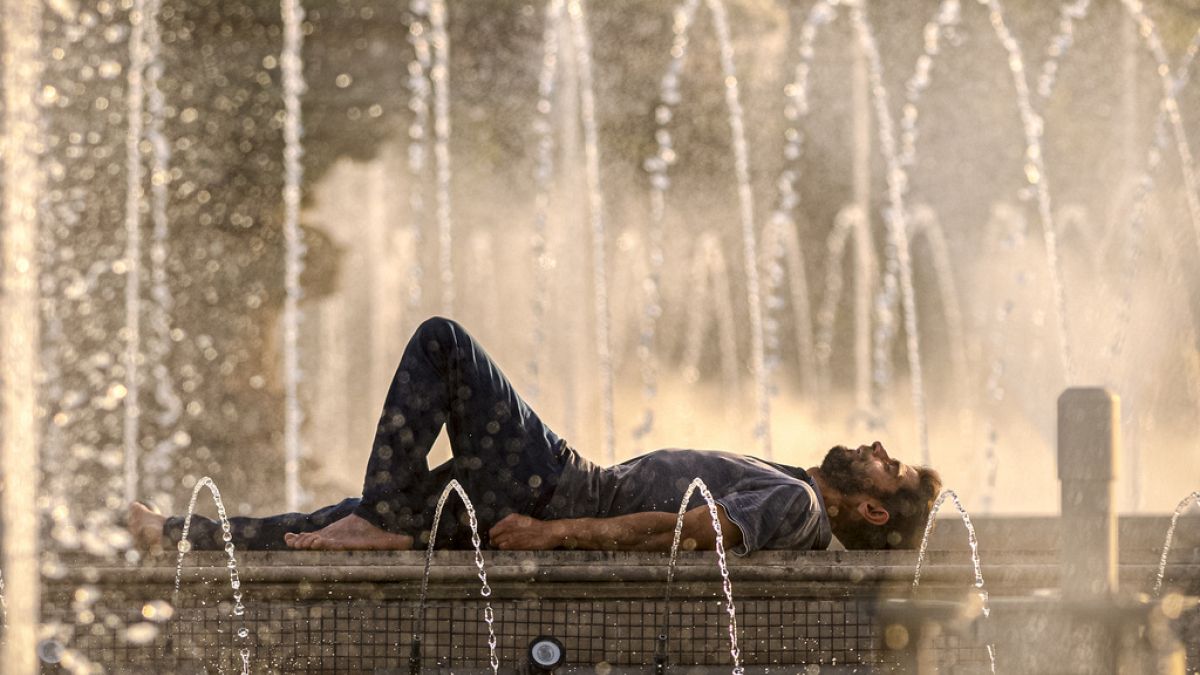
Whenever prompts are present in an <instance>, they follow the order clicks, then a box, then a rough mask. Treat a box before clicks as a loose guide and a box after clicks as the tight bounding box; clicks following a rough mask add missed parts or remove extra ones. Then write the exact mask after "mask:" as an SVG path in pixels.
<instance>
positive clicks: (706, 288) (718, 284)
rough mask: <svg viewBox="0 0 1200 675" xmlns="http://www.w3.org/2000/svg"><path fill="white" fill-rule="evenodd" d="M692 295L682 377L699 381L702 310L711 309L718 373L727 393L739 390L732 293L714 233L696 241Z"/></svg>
mask: <svg viewBox="0 0 1200 675" xmlns="http://www.w3.org/2000/svg"><path fill="white" fill-rule="evenodd" d="M689 285H690V286H691V288H692V289H693V291H694V292H695V293H696V295H695V296H693V297H692V301H691V302H689V303H688V309H689V312H688V321H687V333H686V335H687V340H686V343H685V344H686V346H685V347H684V351H683V377H684V379H685V380H687V381H688V382H696V381H698V380H699V379H700V361H701V357H702V356H703V348H704V337H705V335H706V334H707V332H706V331H705V327H704V323H703V320H704V315H705V309H706V308H708V307H715V311H714V314H715V315H716V316H715V320H716V324H717V335H718V339H719V344H720V353H721V370H722V372H723V373H724V376H725V383H726V386H728V387H731V391H737V390H738V388H739V382H738V380H739V378H738V363H737V334H736V326H735V323H734V312H733V292H732V290H731V289H730V283H729V270H728V267H727V265H726V264H725V256H724V255H723V254H722V253H721V243H720V240H719V239H718V238H717V236H716V235H715V234H713V233H712V232H705V233H704V234H702V235H700V239H699V241H697V242H696V251H695V253H693V254H692V269H691V283H690V284H689Z"/></svg>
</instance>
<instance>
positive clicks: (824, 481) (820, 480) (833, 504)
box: [808, 466, 843, 518]
mask: <svg viewBox="0 0 1200 675" xmlns="http://www.w3.org/2000/svg"><path fill="white" fill-rule="evenodd" d="M808 476H809V478H812V479H813V482H815V483H816V484H817V489H819V490H820V491H821V499H822V500H823V501H824V502H825V512H826V514H827V515H828V516H829V517H830V518H834V517H836V516H837V512H838V509H840V508H841V506H842V501H843V495H842V493H841V492H840V491H838V490H837V489H836V488H834V487H833V486H832V485H830V484H829V479H828V477H827V476H826V475H825V472H824V471H822V470H821V467H819V466H814V467H812V468H810V469H808Z"/></svg>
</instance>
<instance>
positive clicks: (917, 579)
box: [912, 490, 996, 673]
mask: <svg viewBox="0 0 1200 675" xmlns="http://www.w3.org/2000/svg"><path fill="white" fill-rule="evenodd" d="M946 497H949V498H950V499H951V500H953V501H954V507H955V508H957V509H958V514H959V515H960V516H962V522H963V525H964V526H965V527H966V528H967V543H968V544H969V545H970V547H971V564H972V566H973V567H974V570H975V589H976V591H975V592H976V593H977V594H978V596H979V601H980V603H981V604H980V608H981V611H982V612H983V617H984V618H985V619H986V618H987V617H989V616H991V613H992V610H991V608H990V607H989V606H988V592H987V591H986V590H985V589H984V587H983V571H982V570H981V569H980V567H979V540H978V539H976V538H975V527H974V526H973V525H972V524H971V516H970V515H968V514H967V510H966V509H964V508H963V505H962V502H960V501H959V500H958V494H957V493H955V492H954V490H942V493H941V494H939V495H938V498H937V500H936V501H935V502H934V503H933V508H931V509H930V511H929V518H928V519H926V521H925V533H924V534H923V535H922V537H921V548H920V551H919V552H918V553H917V566H916V570H915V571H914V572H913V583H912V587H913V590H914V591H915V590H916V589H917V587H918V586H920V585H921V565H922V564H923V563H924V562H925V553H926V551H927V550H928V548H929V535H930V534H931V533H932V532H933V525H934V522H935V520H934V519H935V518H937V513H938V510H939V509H941V508H942V502H944V501H946ZM987 652H988V660H989V661H990V662H991V667H992V673H995V672H996V648H995V646H994V645H992V644H991V643H988V646H987Z"/></svg>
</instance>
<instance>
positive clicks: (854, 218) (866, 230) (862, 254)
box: [814, 205, 879, 416]
mask: <svg viewBox="0 0 1200 675" xmlns="http://www.w3.org/2000/svg"><path fill="white" fill-rule="evenodd" d="M851 236H853V237H854V241H853V245H854V269H855V275H854V357H855V371H854V382H855V387H854V394H855V399H854V400H855V404H856V410H855V415H856V416H860V415H866V414H867V412H868V410H869V408H870V403H871V342H870V339H871V336H870V332H871V303H870V297H871V288H872V287H873V286H874V285H875V280H876V279H877V278H878V274H879V271H878V267H879V263H878V262H877V260H876V258H875V248H874V245H873V244H872V242H871V229H870V221H869V220H868V218H867V214H866V213H865V212H864V211H863V210H862V209H860V208H858V207H857V206H853V205H851V206H846V207H843V208H842V210H841V211H839V212H838V215H837V217H836V218H835V219H834V224H833V231H832V232H830V233H829V237H828V238H827V239H826V240H825V248H826V252H827V254H828V255H827V261H828V262H827V263H826V265H827V266H826V270H825V291H824V296H823V297H822V300H821V307H820V309H819V310H818V311H817V335H816V346H815V348H814V349H815V352H816V359H817V380H818V382H819V383H820V391H821V396H820V399H821V400H822V401H826V400H829V394H830V387H831V384H830V373H829V361H830V358H831V357H832V356H833V330H834V325H835V322H836V321H837V313H838V308H839V307H840V306H841V296H842V266H843V264H844V263H843V261H844V260H845V255H846V253H845V251H846V240H847V238H849V237H851Z"/></svg>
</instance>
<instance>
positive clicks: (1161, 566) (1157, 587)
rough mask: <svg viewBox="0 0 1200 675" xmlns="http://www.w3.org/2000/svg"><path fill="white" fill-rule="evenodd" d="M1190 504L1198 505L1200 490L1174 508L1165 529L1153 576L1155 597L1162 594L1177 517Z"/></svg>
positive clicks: (1177, 522)
mask: <svg viewBox="0 0 1200 675" xmlns="http://www.w3.org/2000/svg"><path fill="white" fill-rule="evenodd" d="M1192 503H1195V504H1200V490H1197V491H1196V492H1193V493H1192V494H1190V495H1188V496H1186V497H1184V498H1183V500H1182V501H1180V502H1179V506H1176V507H1175V513H1173V514H1171V525H1170V527H1168V528H1167V538H1166V539H1165V540H1163V550H1162V555H1161V556H1160V557H1159V559H1158V573H1157V574H1156V575H1155V576H1154V596H1155V597H1158V596H1159V595H1160V594H1161V593H1162V585H1163V577H1164V576H1165V575H1166V573H1167V556H1168V555H1170V553H1171V540H1172V539H1174V538H1175V526H1176V525H1177V524H1179V516H1180V515H1181V514H1182V513H1183V512H1184V510H1185V509H1187V507H1188V505H1189V504H1192Z"/></svg>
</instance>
